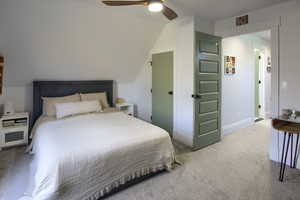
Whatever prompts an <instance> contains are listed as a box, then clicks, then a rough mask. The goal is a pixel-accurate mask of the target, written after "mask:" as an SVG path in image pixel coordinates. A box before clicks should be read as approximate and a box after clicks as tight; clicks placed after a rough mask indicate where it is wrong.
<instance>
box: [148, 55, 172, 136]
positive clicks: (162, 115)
mask: <svg viewBox="0 0 300 200" xmlns="http://www.w3.org/2000/svg"><path fill="white" fill-rule="evenodd" d="M173 56H174V55H173V52H164V53H157V54H153V55H152V117H151V119H152V123H153V124H154V125H156V126H158V127H161V128H163V129H165V130H166V131H168V132H169V134H170V135H171V136H172V134H173Z"/></svg>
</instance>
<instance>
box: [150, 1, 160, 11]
mask: <svg viewBox="0 0 300 200" xmlns="http://www.w3.org/2000/svg"><path fill="white" fill-rule="evenodd" d="M148 9H149V11H150V12H160V11H162V9H163V5H162V3H161V2H151V3H150V4H149V5H148Z"/></svg>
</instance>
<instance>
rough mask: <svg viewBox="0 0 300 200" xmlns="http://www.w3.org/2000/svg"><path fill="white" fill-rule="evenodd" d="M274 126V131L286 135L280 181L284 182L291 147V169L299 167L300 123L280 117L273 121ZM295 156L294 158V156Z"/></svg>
mask: <svg viewBox="0 0 300 200" xmlns="http://www.w3.org/2000/svg"><path fill="white" fill-rule="evenodd" d="M272 126H273V128H274V129H276V130H278V131H280V132H281V133H284V138H283V144H282V154H281V162H280V173H279V181H281V182H283V178H284V172H285V168H286V160H287V156H288V151H289V147H291V151H290V152H291V160H290V161H291V162H290V167H291V168H296V165H297V158H298V143H299V136H300V123H298V121H296V120H290V119H288V118H287V117H282V116H281V117H278V118H275V119H273V120H272ZM287 134H288V139H287V142H286V137H287ZM294 134H296V135H297V140H296V147H295V151H294V148H293V144H294V141H293V138H294ZM286 143H287V144H286ZM290 144H291V145H290ZM293 151H294V152H293ZM293 154H294V156H293Z"/></svg>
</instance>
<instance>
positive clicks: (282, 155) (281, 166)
mask: <svg viewBox="0 0 300 200" xmlns="http://www.w3.org/2000/svg"><path fill="white" fill-rule="evenodd" d="M285 138H286V132H284V137H283V143H282V153H281V162H280V173H279V181H281V174H282V169H283V158H284V148H285Z"/></svg>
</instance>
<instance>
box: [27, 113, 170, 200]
mask: <svg viewBox="0 0 300 200" xmlns="http://www.w3.org/2000/svg"><path fill="white" fill-rule="evenodd" d="M33 152H34V153H35V155H34V156H35V158H34V159H35V160H34V163H36V169H37V170H36V173H35V180H34V184H35V186H34V190H33V194H32V197H31V198H30V199H33V200H85V199H89V200H94V199H95V200H96V199H98V198H99V197H101V196H103V195H104V194H105V193H107V192H109V191H110V190H111V189H113V188H114V187H118V186H119V184H124V183H125V182H126V181H128V180H131V179H133V178H135V177H138V176H141V175H145V174H148V173H150V172H154V171H157V170H162V169H170V168H171V165H172V163H173V162H174V151H173V146H172V143H171V139H170V137H169V135H168V133H167V132H166V131H164V130H162V129H161V128H158V127H156V126H153V125H151V124H148V123H146V122H143V121H141V120H138V119H136V118H133V117H130V116H127V115H125V114H123V113H120V112H117V113H105V114H88V115H82V116H77V117H72V118H68V119H64V120H57V121H50V122H46V123H43V124H42V125H40V126H39V127H38V128H37V129H36V135H35V138H34V144H33Z"/></svg>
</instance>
